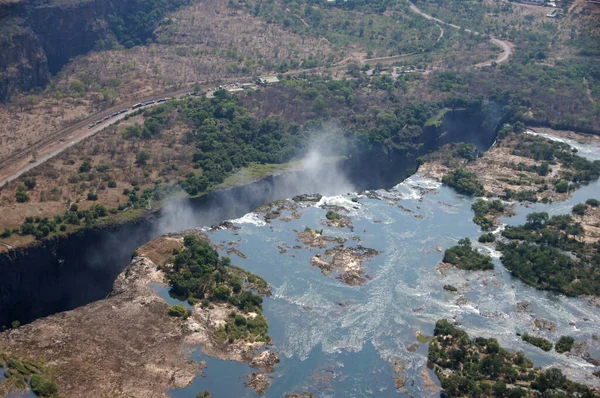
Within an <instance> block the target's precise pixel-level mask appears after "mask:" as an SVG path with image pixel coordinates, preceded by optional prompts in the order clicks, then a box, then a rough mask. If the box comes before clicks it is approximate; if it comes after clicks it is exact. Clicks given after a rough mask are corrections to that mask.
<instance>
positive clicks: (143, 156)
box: [135, 151, 152, 166]
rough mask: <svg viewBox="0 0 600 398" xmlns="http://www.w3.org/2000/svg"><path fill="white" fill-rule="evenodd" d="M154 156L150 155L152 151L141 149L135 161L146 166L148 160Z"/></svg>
mask: <svg viewBox="0 0 600 398" xmlns="http://www.w3.org/2000/svg"><path fill="white" fill-rule="evenodd" d="M151 157H152V156H151V155H150V153H148V152H146V151H140V152H138V154H137V155H136V156H135V163H136V164H137V165H138V166H145V165H146V163H147V162H148V160H150V158H151Z"/></svg>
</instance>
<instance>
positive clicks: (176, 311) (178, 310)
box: [169, 304, 187, 318]
mask: <svg viewBox="0 0 600 398" xmlns="http://www.w3.org/2000/svg"><path fill="white" fill-rule="evenodd" d="M186 314H187V310H186V309H185V307H184V306H183V305H181V304H177V305H173V306H171V307H169V315H170V316H174V317H178V318H182V317H184V316H185V315H186Z"/></svg>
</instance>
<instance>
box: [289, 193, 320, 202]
mask: <svg viewBox="0 0 600 398" xmlns="http://www.w3.org/2000/svg"><path fill="white" fill-rule="evenodd" d="M322 197H323V195H321V194H318V193H313V194H304V195H296V196H294V197H293V198H292V200H293V201H294V202H315V203H316V202H318V201H320V200H321V198H322Z"/></svg>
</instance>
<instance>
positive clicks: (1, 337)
mask: <svg viewBox="0 0 600 398" xmlns="http://www.w3.org/2000/svg"><path fill="white" fill-rule="evenodd" d="M177 242H178V243H179V245H180V246H182V245H183V243H182V239H177V238H171V237H163V238H158V239H156V240H155V244H147V245H145V246H144V247H142V248H140V252H148V253H154V254H157V253H162V252H163V251H164V250H166V249H167V248H168V247H170V246H169V244H170V243H177ZM151 243H152V242H151ZM163 280H164V274H163V272H162V271H161V270H160V269H159V267H158V266H157V264H155V263H154V262H153V261H151V260H150V259H149V258H147V257H143V256H138V257H135V258H134V259H133V260H132V262H131V264H130V265H129V266H128V267H127V268H126V269H125V270H124V271H123V272H122V273H121V274H119V276H118V277H117V279H116V280H115V282H114V286H113V291H112V293H111V294H110V296H109V297H107V298H105V299H104V300H100V301H96V302H93V303H91V304H88V305H86V306H84V307H80V308H77V309H75V310H72V311H67V312H62V313H59V314H56V315H52V316H49V317H47V318H42V319H38V320H37V321H35V322H32V323H30V324H28V325H24V326H21V327H19V328H17V329H11V330H9V331H7V332H4V333H0V352H6V353H7V354H8V355H10V356H14V357H16V358H22V359H34V358H35V359H36V360H39V361H40V362H41V363H44V364H45V365H47V366H49V367H51V368H52V369H53V372H52V373H53V378H54V379H55V380H56V384H57V386H58V390H59V394H60V396H64V397H103V396H132V397H167V396H168V391H169V390H171V389H174V388H183V387H185V386H187V385H189V384H190V383H191V382H192V380H193V379H194V378H195V377H196V376H197V375H198V373H199V372H200V370H201V369H202V367H203V366H204V363H203V362H200V363H199V362H194V361H191V360H189V356H190V354H191V353H192V351H193V347H196V346H201V347H202V350H203V352H204V353H205V354H207V355H210V356H213V357H217V358H220V359H225V360H233V361H239V362H245V363H247V364H248V365H250V366H251V367H253V368H255V369H257V372H254V373H252V374H251V375H249V376H248V378H249V382H248V386H249V387H251V388H255V389H256V390H257V391H258V392H259V393H264V391H265V390H266V389H267V388H268V386H269V383H270V375H269V373H270V372H273V370H274V366H275V364H276V363H278V362H279V356H278V354H276V353H274V352H272V351H269V350H264V351H262V352H260V353H256V352H255V351H254V349H255V348H260V347H263V346H264V345H265V343H261V342H254V343H248V342H246V341H239V342H238V341H236V342H235V343H230V342H220V341H218V339H216V337H215V332H216V330H217V329H218V328H219V327H221V326H222V324H224V323H225V321H226V319H227V317H228V316H229V314H230V313H231V312H232V311H234V310H235V308H233V307H232V306H230V305H228V304H219V303H216V304H215V305H214V306H213V305H211V306H210V308H200V306H197V307H196V308H194V309H193V311H191V313H189V314H188V316H187V318H186V319H183V318H177V317H172V316H169V315H168V314H169V305H168V304H167V303H166V302H165V300H164V299H163V298H162V297H160V296H159V295H158V294H157V293H156V292H155V291H154V289H153V283H156V284H161V283H163Z"/></svg>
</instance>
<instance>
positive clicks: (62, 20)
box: [25, 1, 119, 74]
mask: <svg viewBox="0 0 600 398" xmlns="http://www.w3.org/2000/svg"><path fill="white" fill-rule="evenodd" d="M111 11H114V12H118V11H119V10H118V9H113V7H111V4H110V3H109V2H108V1H106V2H103V1H85V2H79V3H77V4H74V5H69V6H60V5H53V6H38V7H34V8H33V9H31V10H30V12H29V15H28V17H27V20H26V21H25V23H26V24H27V25H28V26H29V27H30V28H31V29H32V30H33V31H34V32H35V33H36V35H37V37H38V38H39V42H40V44H41V46H42V48H43V51H44V52H45V54H46V57H47V59H48V70H49V71H50V73H52V74H55V73H56V72H58V71H60V69H61V68H62V66H63V65H65V64H66V63H67V62H69V60H70V59H71V58H73V57H76V56H78V55H81V54H85V53H87V52H88V51H90V50H91V49H92V48H94V45H95V44H96V41H98V40H99V39H100V38H102V37H105V36H106V35H107V34H109V30H108V29H107V27H106V23H105V22H104V20H103V19H102V18H103V17H105V16H106V15H107V14H108V13H109V12H111Z"/></svg>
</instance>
